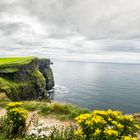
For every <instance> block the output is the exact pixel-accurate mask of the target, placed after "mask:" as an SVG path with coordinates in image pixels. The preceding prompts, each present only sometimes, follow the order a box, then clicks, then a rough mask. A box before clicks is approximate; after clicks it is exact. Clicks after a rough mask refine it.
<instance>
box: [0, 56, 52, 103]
mask: <svg viewBox="0 0 140 140" xmlns="http://www.w3.org/2000/svg"><path fill="white" fill-rule="evenodd" d="M9 59H10V60H11V61H10V60H9ZM7 61H8V62H7ZM50 64H51V62H50V60H49V59H39V58H34V57H25V58H17V59H16V58H5V59H4V58H1V59H0V92H5V93H6V95H7V96H8V97H9V98H10V99H12V100H17V101H18V100H29V99H37V98H40V97H41V98H43V97H45V96H46V95H47V91H48V90H51V89H52V88H53V87H54V79H53V72H52V69H51V68H50Z"/></svg>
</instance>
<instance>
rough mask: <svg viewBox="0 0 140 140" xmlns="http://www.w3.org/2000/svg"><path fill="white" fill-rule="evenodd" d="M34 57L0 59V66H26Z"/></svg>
mask: <svg viewBox="0 0 140 140" xmlns="http://www.w3.org/2000/svg"><path fill="white" fill-rule="evenodd" d="M33 58H34V57H9V58H0V66H1V65H9V64H10V65H12V64H26V63H29V62H31V61H32V59H33Z"/></svg>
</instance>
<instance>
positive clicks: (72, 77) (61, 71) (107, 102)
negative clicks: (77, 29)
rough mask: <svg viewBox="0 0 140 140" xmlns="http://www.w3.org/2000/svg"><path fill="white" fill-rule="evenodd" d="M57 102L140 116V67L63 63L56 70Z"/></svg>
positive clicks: (135, 65) (58, 62)
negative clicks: (139, 114) (135, 113)
mask: <svg viewBox="0 0 140 140" xmlns="http://www.w3.org/2000/svg"><path fill="white" fill-rule="evenodd" d="M52 69H53V72H54V78H55V84H56V86H55V94H54V100H55V101H59V102H64V103H74V104H76V105H78V106H80V107H85V108H88V109H90V110H93V109H115V110H121V111H123V112H124V113H134V112H140V65H138V64H112V63H93V62H72V61H71V62H70V61H69V62H66V61H65V62H64V61H62V62H60V61H54V64H53V66H52Z"/></svg>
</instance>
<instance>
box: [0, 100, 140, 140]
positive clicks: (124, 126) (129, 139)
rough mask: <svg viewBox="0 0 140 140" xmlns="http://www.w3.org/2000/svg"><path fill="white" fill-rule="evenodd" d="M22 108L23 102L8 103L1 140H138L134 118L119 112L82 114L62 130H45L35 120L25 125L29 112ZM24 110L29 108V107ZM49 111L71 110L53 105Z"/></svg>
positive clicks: (54, 128) (62, 112) (0, 125)
mask: <svg viewBox="0 0 140 140" xmlns="http://www.w3.org/2000/svg"><path fill="white" fill-rule="evenodd" d="M22 106H23V104H22V103H21V102H13V103H9V104H8V106H7V113H6V115H5V116H4V117H1V118H0V139H2V140H8V139H9V140H12V139H13V138H14V139H15V138H16V139H17V140H19V139H21V140H35V139H36V140H94V139H95V140H136V135H135V134H136V132H137V131H138V130H139V126H138V125H137V124H135V120H134V119H133V117H132V116H128V115H123V114H122V113H121V112H119V111H112V110H107V111H102V110H95V111H93V112H91V113H84V114H81V115H79V116H77V117H76V118H75V122H74V123H73V124H71V125H69V126H67V127H65V128H61V129H60V128H58V127H56V126H52V127H43V126H42V125H41V124H39V123H38V121H35V120H33V119H31V120H30V121H29V123H28V124H26V119H27V112H26V111H25V110H24V109H23V108H22ZM24 107H26V108H27V107H28V106H24ZM37 107H38V109H39V108H40V107H41V106H40V104H38V106H37ZM41 108H42V107H41ZM48 108H50V112H51V111H52V112H53V111H55V112H56V113H59V114H67V113H69V111H68V110H69V107H68V106H67V107H66V105H65V106H63V105H62V106H61V105H60V104H56V103H53V104H51V105H50V106H49V107H48ZM31 110H32V109H31ZM33 110H34V109H33ZM31 123H33V126H34V127H35V128H36V129H37V133H35V134H30V133H28V131H29V126H30V125H31ZM42 132H44V133H42Z"/></svg>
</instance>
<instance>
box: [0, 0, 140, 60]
mask: <svg viewBox="0 0 140 140" xmlns="http://www.w3.org/2000/svg"><path fill="white" fill-rule="evenodd" d="M139 13H140V1H139V0H135V2H134V1H132V0H123V1H122V0H117V1H116V0H82V1H81V0H40V1H39V0H1V1H0V42H1V43H0V52H1V53H0V55H5V56H8V55H37V56H42V55H44V56H49V57H51V58H53V57H55V58H61V57H63V58H64V57H65V58H71V59H80V58H87V59H94V60H98V59H99V60H107V61H116V60H121V59H122V58H124V60H127V61H138V60H140V56H139V53H140V47H139V44H140V42H139V40H140V26H139V25H140V14H139ZM11 50H13V51H12V52H11ZM122 54H123V55H122Z"/></svg>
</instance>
